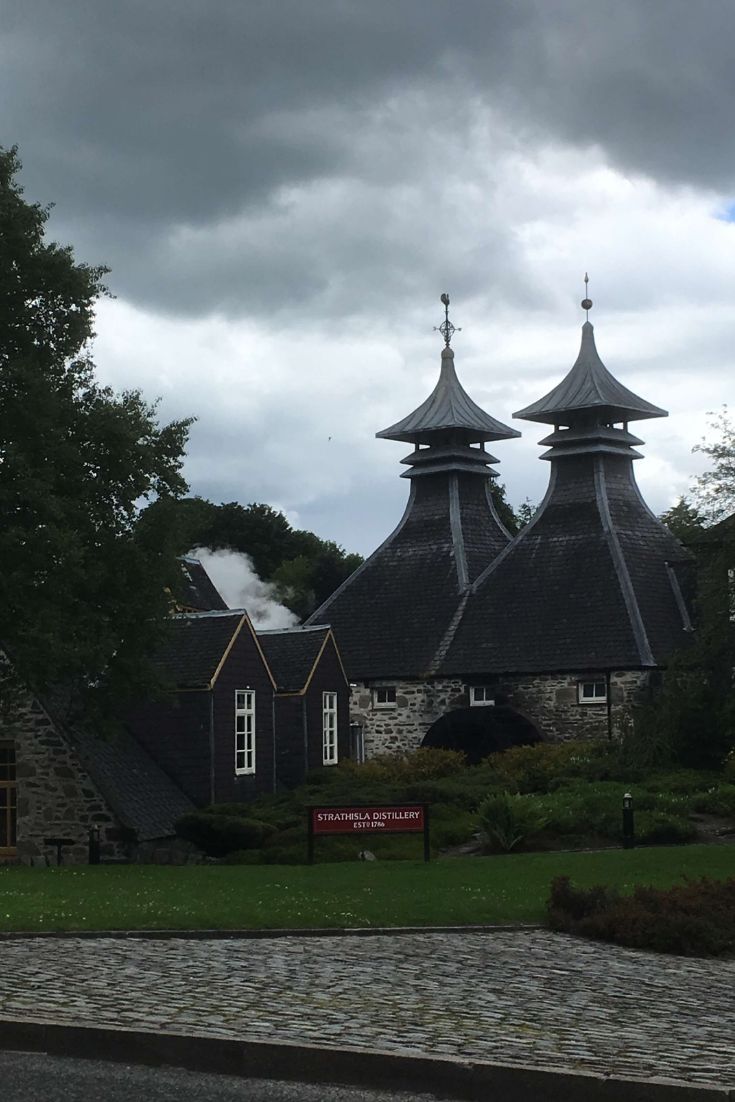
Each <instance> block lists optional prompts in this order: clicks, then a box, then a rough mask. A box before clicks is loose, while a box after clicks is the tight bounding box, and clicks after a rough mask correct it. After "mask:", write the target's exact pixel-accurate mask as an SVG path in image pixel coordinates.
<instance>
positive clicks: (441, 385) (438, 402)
mask: <svg viewBox="0 0 735 1102" xmlns="http://www.w3.org/2000/svg"><path fill="white" fill-rule="evenodd" d="M447 432H457V433H460V434H461V436H462V439H463V440H464V441H465V442H466V443H468V444H469V443H479V442H481V441H485V440H510V439H512V438H513V437H515V436H520V435H521V434H520V433H519V432H518V431H517V430H516V429H512V428H510V427H509V426H508V425H504V424H502V422H500V421H496V419H495V418H494V417H491V416H490V414H489V413H486V412H485V410H484V409H481V408H480V407H479V406H478V405H477V403H476V402H473V400H472V399H471V398H470V396H469V394H468V393H467V391H466V390H465V389H464V387H463V386H462V384H461V383H460V381H459V379H458V378H457V373H456V371H455V370H454V351H453V350H452V349H451V348H449V347H447V348H444V349H442V359H441V372H440V374H439V381H438V383H437V384H436V386H435V387H434V389H433V391H432V392H431V394H430V395H429V397H428V398H427V399H426V401H425V402H422V403H421V405H420V406H419V407H418V408H417V409H415V410H414V411H413V413H409V415H408V416H407V417H404V418H403V420H401V421H397V422H396V424H395V425H391V426H390V428H387V429H383V430H382V432H376V434H375V435H376V436H378V437H381V438H382V439H385V440H405V441H407V442H409V443H413V444H431V443H437V442H438V440H439V438H440V437H441V436H442V435H444V434H446V433H447Z"/></svg>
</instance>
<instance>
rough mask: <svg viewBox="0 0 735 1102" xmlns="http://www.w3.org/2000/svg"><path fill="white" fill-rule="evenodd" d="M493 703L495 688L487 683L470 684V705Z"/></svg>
mask: <svg viewBox="0 0 735 1102" xmlns="http://www.w3.org/2000/svg"><path fill="white" fill-rule="evenodd" d="M476 704H492V705H494V704H495V689H492V688H491V687H490V686H489V685H470V705H471V706H472V707H474V706H475V705H476Z"/></svg>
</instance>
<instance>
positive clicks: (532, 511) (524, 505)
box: [516, 497, 538, 531]
mask: <svg viewBox="0 0 735 1102" xmlns="http://www.w3.org/2000/svg"><path fill="white" fill-rule="evenodd" d="M537 509H538V505H534V504H533V502H532V501H531V499H530V498H528V497H527V498H524V499H523V501H522V502H521V504H520V505H519V506H518V508H517V509H516V517H517V518H518V529H519V531H520V529H521V528H525V526H526V525H527V524H528V522H529V521H530V520H532V519H533V517H535V515H536V511H537Z"/></svg>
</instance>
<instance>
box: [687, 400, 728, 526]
mask: <svg viewBox="0 0 735 1102" xmlns="http://www.w3.org/2000/svg"><path fill="white" fill-rule="evenodd" d="M709 417H710V430H711V432H712V434H713V435H712V438H711V439H709V440H707V439H703V440H702V441H701V442H700V443H699V444H696V445H695V447H694V448H693V449H692V450H693V451H695V452H701V453H702V454H703V455H706V456H708V457H709V460H710V467H709V470H707V471H705V472H704V474H701V475H700V476H699V477H698V478H697V479H696V482H695V487H694V496H695V504H696V506H697V508H698V509H699V511H700V512H701V513H702V514H703V515H704V516H705V517H706V518H707V519H708V520H709V521H710V522H713V521H718V520H722V519H723V518H724V517H726V516H728V515H729V514H730V513H732V512H733V511H734V510H735V425H733V423H732V421H731V420H730V414H729V411H728V408H727V406H723V407H722V409H721V410H720V411H719V412H718V413H710V415H709Z"/></svg>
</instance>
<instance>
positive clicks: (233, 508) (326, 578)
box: [149, 497, 362, 619]
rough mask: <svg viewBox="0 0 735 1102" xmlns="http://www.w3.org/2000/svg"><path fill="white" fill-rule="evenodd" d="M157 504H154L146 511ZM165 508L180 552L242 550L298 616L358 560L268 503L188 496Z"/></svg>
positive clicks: (314, 604) (325, 594)
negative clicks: (297, 525) (294, 523)
mask: <svg viewBox="0 0 735 1102" xmlns="http://www.w3.org/2000/svg"><path fill="white" fill-rule="evenodd" d="M160 508H161V505H160V504H159V503H156V504H155V505H153V506H152V507H151V510H149V511H150V512H152V513H155V512H156V511H158V510H159V509H160ZM171 512H172V513H173V514H175V515H172V516H170V517H169V520H168V530H169V531H170V532H171V533H172V534H173V533H175V536H173V538H175V540H176V542H177V546H178V547H179V550H180V551H181V553H182V554H183V553H184V552H185V551H187V550H191V549H192V548H194V547H206V548H209V549H210V550H212V551H217V550H221V549H228V550H230V551H239V552H241V553H242V554H244V555H247V556H248V557H249V558H250V560H251V562H252V564H253V568H254V569H255V572H256V574H257V575H258V577H259V578H262V580H263V581H265V582H272V583H273V584H274V585H275V586H276V588H277V591H278V597H279V600H281V601H282V602H283V604H284V605H286V607H287V608H289V609H290V610H291V611H292V612H293V613H294V614H295V615H296V616H298V617H299V619H305V618H306V617H307V616H309V615H310V614H311V613H312V612H313V611H314V609H315V608H318V606H319V605H320V604H321V603H322V602H323V601H325V600H326V599H327V597H329V596H330V594H332V593H333V592H334V590H335V589H336V588H337V587H338V586H339V585H341V583H342V582H343V581H344V580H345V578H347V577H349V575H350V574H351V573H352V571H353V570H355V569H356V568H357V567H358V566H359V565H360V563H361V562H362V558H361V556H360V555H350V554H347V552H345V551H344V549H343V548H341V547H340V546H339V545H338V544H336V543H333V542H332V541H331V540H323V539H320V538H319V536H316V535H314V533H313V532H307V531H304V530H302V529H298V528H292V527H291V525H290V524H289V522H288V520H287V519H286V517H285V516H284V515H283V513H280V512H279V511H278V510H277V509H273V508H272V507H271V506H270V505H263V504H257V503H254V502H253V503H251V504H250V505H240V504H238V503H237V502H236V501H230V502H227V503H226V504H225V503H223V504H222V505H215V504H213V503H212V502H211V501H205V500H204V499H203V498H198V497H194V498H184V499H182V500H180V501H178V502H176V503H175V507H174V509H173V510H171Z"/></svg>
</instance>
